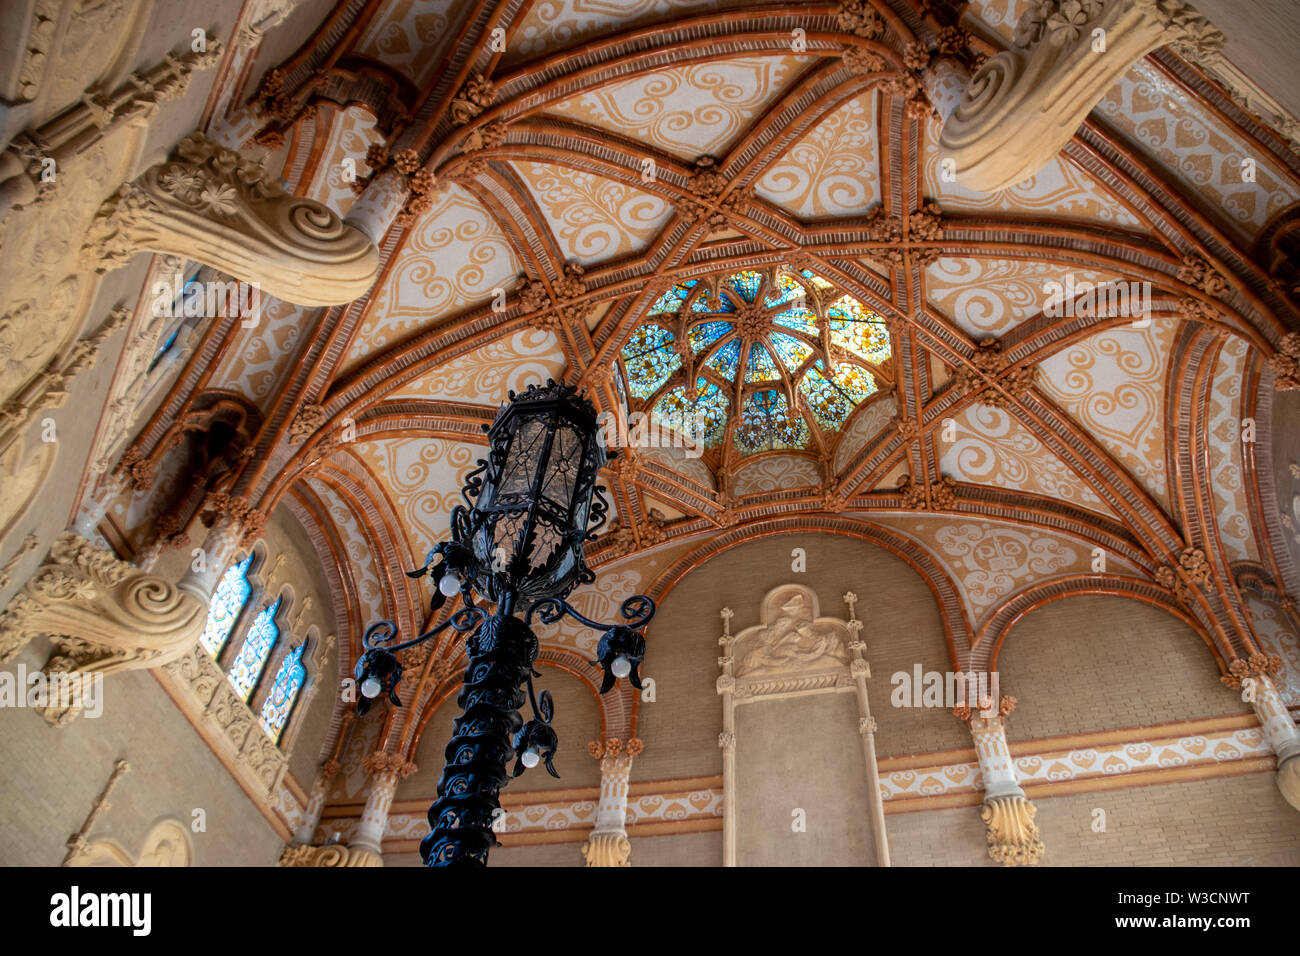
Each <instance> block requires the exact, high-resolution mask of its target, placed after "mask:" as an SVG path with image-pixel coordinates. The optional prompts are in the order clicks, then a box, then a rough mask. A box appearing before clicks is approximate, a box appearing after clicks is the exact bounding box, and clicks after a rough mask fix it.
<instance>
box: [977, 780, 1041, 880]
mask: <svg viewBox="0 0 1300 956" xmlns="http://www.w3.org/2000/svg"><path fill="white" fill-rule="evenodd" d="M1037 812H1038V808H1037V807H1035V806H1034V805H1033V804H1032V803H1030V802H1029V798H1028V797H1025V796H1024V795H1023V794H1021V795H1008V796H1000V797H990V798H989V799H988V800H986V801H985V802H984V806H982V807H980V819H981V820H983V821H984V826H985V836H986V838H987V840H988V844H989V856H991V857H992V858H993V859H995V860H997V861H998V862H999V863H1001V864H1002V865H1003V866H1033V865H1034V864H1036V863H1037V862H1038V861H1039V860H1040V859H1041V858H1042V856H1043V852H1044V850H1045V848H1044V846H1043V841H1042V840H1041V839H1039V835H1038V826H1037V824H1035V823H1034V815H1035V814H1036V813H1037Z"/></svg>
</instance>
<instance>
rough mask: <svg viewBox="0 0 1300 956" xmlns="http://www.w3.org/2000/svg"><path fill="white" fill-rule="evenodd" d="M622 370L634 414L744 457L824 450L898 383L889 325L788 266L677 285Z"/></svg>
mask: <svg viewBox="0 0 1300 956" xmlns="http://www.w3.org/2000/svg"><path fill="white" fill-rule="evenodd" d="M619 361H620V362H621V363H622V369H623V372H624V374H625V376H626V380H627V390H628V393H629V394H630V395H631V396H633V404H634V405H635V407H634V408H633V409H632V410H633V411H636V410H637V409H640V410H643V411H648V412H650V413H651V414H652V416H653V417H654V418H656V419H657V420H659V421H660V422H662V423H663V424H665V425H668V427H677V426H675V425H673V424H672V423H673V422H679V423H680V422H685V421H690V422H692V423H693V424H694V428H695V429H697V431H702V433H703V435H704V441H705V447H706V448H726V447H730V448H732V449H734V451H735V452H736V453H738V454H741V455H746V454H755V453H758V452H761V451H772V450H778V449H808V448H813V447H820V448H822V449H825V448H827V447H828V445H829V444H830V443H832V442H834V441H835V435H834V433H836V432H838V431H840V430H841V429H842V428H843V427H844V424H845V422H846V421H847V420H848V418H849V417H850V416H851V415H852V414H853V412H854V411H855V410H856V409H857V408H858V407H859V406H860V405H861V404H862V403H863V402H864V401H865V400H866V399H867V398H868V397H869V396H871V395H873V394H876V393H877V392H878V391H879V390H880V388H881V387H882V386H884V385H888V384H890V383H891V382H892V375H893V364H892V354H891V351H890V338H889V331H888V329H887V328H886V326H885V321H884V319H883V318H882V317H881V316H880V315H878V314H877V313H876V312H874V311H872V310H871V309H870V308H869V307H868V306H866V305H864V304H863V303H862V302H861V301H860V300H858V299H856V298H854V297H853V296H852V295H850V294H848V293H847V292H845V291H844V290H843V289H842V288H839V287H838V286H836V284H835V283H833V282H831V281H830V280H828V279H826V278H824V277H822V276H820V275H817V274H816V273H814V272H812V271H810V270H807V269H805V270H802V271H795V270H794V269H791V268H790V267H789V266H779V267H776V268H763V269H746V270H743V271H740V272H734V273H732V274H730V275H723V276H714V277H710V278H701V279H693V280H690V281H688V282H679V283H677V284H675V285H673V286H672V287H671V288H670V289H668V290H667V291H665V292H662V293H660V294H659V297H658V298H657V299H656V300H655V303H654V305H653V306H651V308H650V311H649V313H648V314H647V316H646V318H645V321H643V323H642V324H641V325H639V326H638V327H636V328H635V329H634V330H633V332H632V334H631V336H630V337H629V339H628V341H627V343H626V344H625V345H624V346H623V348H622V350H621V352H620V354H619Z"/></svg>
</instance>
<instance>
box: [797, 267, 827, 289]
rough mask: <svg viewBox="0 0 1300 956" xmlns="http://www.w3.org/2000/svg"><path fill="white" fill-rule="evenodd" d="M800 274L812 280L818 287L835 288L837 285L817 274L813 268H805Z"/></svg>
mask: <svg viewBox="0 0 1300 956" xmlns="http://www.w3.org/2000/svg"><path fill="white" fill-rule="evenodd" d="M799 274H800V275H801V276H803V277H804V278H805V279H808V280H810V281H811V282H812V284H813V285H814V286H815V287H816V288H818V289H833V288H835V285H834V284H833V283H831V282H828V281H826V280H825V279H823V278H822V277H821V276H819V275H817V273H815V272H813V271H812V270H811V269H804V270H803V271H802V272H800V273H799Z"/></svg>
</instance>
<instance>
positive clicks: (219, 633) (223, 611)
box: [199, 551, 253, 657]
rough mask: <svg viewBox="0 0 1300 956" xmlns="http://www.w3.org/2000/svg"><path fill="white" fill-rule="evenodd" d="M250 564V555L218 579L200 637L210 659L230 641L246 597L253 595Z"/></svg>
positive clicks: (246, 599) (251, 559)
mask: <svg viewBox="0 0 1300 956" xmlns="http://www.w3.org/2000/svg"><path fill="white" fill-rule="evenodd" d="M252 564H253V552H252V551H250V552H248V557H246V558H244V560H242V561H240V562H239V563H237V564H232V565H231V566H230V567H229V568H227V569H226V573H225V574H223V575H222V576H221V581H220V582H219V583H218V584H217V590H216V592H215V593H214V594H213V595H212V603H211V604H210V605H208V620H207V622H206V623H205V624H204V625H203V634H202V635H201V636H200V637H199V643H201V644H202V645H203V649H204V650H206V651H207V652H208V653H209V654H211V655H212V656H213V657H216V656H217V655H219V654H220V653H221V649H222V648H223V647H225V646H226V641H228V640H230V632H231V631H233V630H234V629H235V622H236V621H238V620H239V613H240V612H241V611H243V609H244V605H245V604H247V603H248V596H249V595H250V594H252V593H253V585H252V584H251V583H250V582H249V580H248V569H249V568H250V567H252Z"/></svg>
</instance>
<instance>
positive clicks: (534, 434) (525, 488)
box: [479, 418, 546, 507]
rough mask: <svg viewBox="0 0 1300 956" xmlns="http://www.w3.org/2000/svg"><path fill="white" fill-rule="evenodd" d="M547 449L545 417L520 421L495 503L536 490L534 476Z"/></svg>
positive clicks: (504, 466) (502, 472)
mask: <svg viewBox="0 0 1300 956" xmlns="http://www.w3.org/2000/svg"><path fill="white" fill-rule="evenodd" d="M545 449H546V419H545V418H530V419H527V420H526V421H523V422H521V423H520V425H519V427H518V428H516V429H515V433H514V435H513V436H511V439H510V448H509V450H508V451H507V452H506V460H505V464H504V465H503V466H502V468H501V479H500V481H498V482H497V492H496V495H495V496H494V500H493V501H492V504H493V505H495V504H497V503H498V502H500V503H502V504H508V503H510V502H511V501H521V500H526V499H527V498H528V496H529V495H530V494H531V492H532V490H533V479H534V478H535V477H536V475H537V467H538V465H540V464H541V462H542V452H543V451H545ZM479 507H483V506H482V505H480V506H479Z"/></svg>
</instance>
